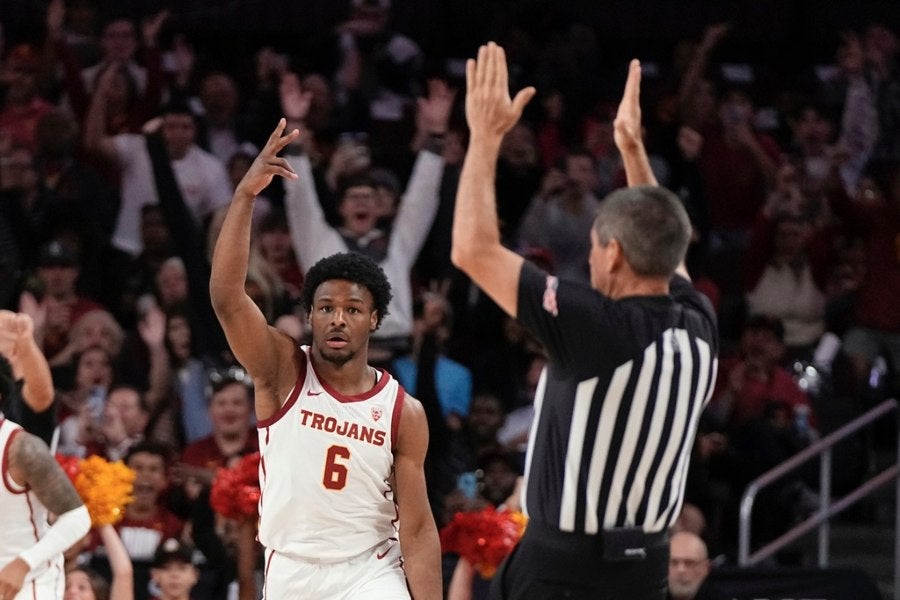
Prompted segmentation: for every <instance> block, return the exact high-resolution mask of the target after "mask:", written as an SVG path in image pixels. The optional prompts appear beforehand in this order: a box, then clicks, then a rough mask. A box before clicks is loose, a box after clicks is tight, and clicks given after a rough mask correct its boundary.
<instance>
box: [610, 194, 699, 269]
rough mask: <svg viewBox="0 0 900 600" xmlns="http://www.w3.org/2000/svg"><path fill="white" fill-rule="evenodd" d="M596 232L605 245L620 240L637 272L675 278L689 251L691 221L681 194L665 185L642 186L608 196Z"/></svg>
mask: <svg viewBox="0 0 900 600" xmlns="http://www.w3.org/2000/svg"><path fill="white" fill-rule="evenodd" d="M594 231H595V232H596V234H597V241H598V242H600V244H601V245H605V244H608V243H609V241H610V240H613V239H615V240H618V242H619V245H620V246H621V247H622V253H623V254H624V255H625V260H627V261H628V264H629V265H630V266H631V268H632V270H633V271H634V272H635V273H636V274H638V275H643V276H647V277H671V276H672V274H673V273H674V272H675V269H676V268H678V265H679V264H680V263H681V261H682V260H684V256H685V254H686V253H687V248H688V244H689V243H690V239H691V221H690V219H689V218H688V214H687V211H686V210H685V209H684V205H683V204H682V203H681V200H679V198H678V196H676V195H675V194H673V193H672V192H670V191H669V190H667V189H665V188H662V187H658V186H651V185H641V186H635V187H629V188H622V189H619V190H616V191H614V192H612V193H610V194H609V195H608V196H606V198H604V199H603V202H602V203H601V204H600V210H598V211H597V217H596V218H595V219H594Z"/></svg>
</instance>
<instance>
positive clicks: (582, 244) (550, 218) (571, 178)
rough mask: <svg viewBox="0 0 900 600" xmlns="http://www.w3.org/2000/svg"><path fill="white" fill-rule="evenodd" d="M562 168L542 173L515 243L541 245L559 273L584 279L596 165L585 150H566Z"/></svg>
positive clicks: (594, 205) (595, 201)
mask: <svg viewBox="0 0 900 600" xmlns="http://www.w3.org/2000/svg"><path fill="white" fill-rule="evenodd" d="M563 164H564V167H563V168H562V169H551V170H550V171H548V172H547V175H545V176H544V181H543V183H542V184H541V189H540V191H539V192H538V195H537V196H536V197H535V198H534V199H532V200H531V203H530V204H529V205H528V210H527V211H526V213H525V216H524V217H523V218H522V222H521V223H520V224H519V232H518V238H519V244H521V245H523V246H526V247H527V246H531V247H537V248H544V249H546V250H547V251H549V253H550V255H551V256H552V258H553V267H554V272H555V273H556V274H557V275H558V276H560V277H566V278H568V279H575V280H578V281H583V282H587V281H588V279H589V276H588V268H587V257H588V254H590V249H591V244H590V235H588V234H589V232H590V229H591V225H592V224H593V222H594V216H595V213H596V212H597V209H598V208H599V206H600V201H599V200H598V199H597V197H596V196H595V195H594V189H595V188H596V187H597V167H596V164H595V162H594V157H593V156H592V155H591V154H589V153H588V152H587V151H569V152H567V153H566V155H565V158H564V160H563Z"/></svg>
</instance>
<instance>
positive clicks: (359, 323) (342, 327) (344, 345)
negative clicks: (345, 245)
mask: <svg viewBox="0 0 900 600" xmlns="http://www.w3.org/2000/svg"><path fill="white" fill-rule="evenodd" d="M373 304H374V299H373V298H372V293H371V292H370V291H369V290H368V289H366V288H365V287H364V286H362V285H360V284H358V283H354V282H352V281H347V280H345V279H332V280H329V281H325V282H323V283H322V284H320V285H319V287H318V288H317V289H316V293H315V295H314V296H313V305H312V308H311V309H310V312H309V324H310V327H311V328H312V339H313V351H314V352H315V353H316V355H317V357H318V358H321V359H323V360H326V361H329V362H333V363H335V364H338V365H342V364H344V363H347V362H349V361H350V360H351V359H352V358H354V357H355V356H356V355H357V354H358V353H359V352H360V351H361V350H363V349H364V348H365V347H366V344H368V342H369V335H370V334H371V333H372V332H373V331H374V330H375V325H376V324H377V322H378V315H377V313H376V312H375V309H374V307H373Z"/></svg>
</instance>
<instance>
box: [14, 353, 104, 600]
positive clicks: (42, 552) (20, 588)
mask: <svg viewBox="0 0 900 600" xmlns="http://www.w3.org/2000/svg"><path fill="white" fill-rule="evenodd" d="M3 362H4V363H5V364H4V365H3V367H2V368H0V407H2V405H3V402H4V401H5V400H6V398H7V397H8V396H9V392H10V390H11V387H10V386H14V385H15V383H14V381H13V379H12V372H11V370H10V369H9V363H6V361H5V360H4V361H3ZM0 464H2V473H0V477H2V480H3V482H2V483H0V600H25V598H28V599H29V600H58V599H59V598H62V597H63V592H64V588H65V573H64V572H63V551H64V550H67V549H68V548H69V547H70V546H72V545H73V544H75V542H77V541H78V540H80V539H81V538H82V537H84V535H85V534H86V533H87V532H88V530H89V529H90V527H91V518H90V516H89V515H88V511H87V508H85V506H84V503H82V501H81V498H79V497H78V493H77V492H76V491H75V488H74V487H73V486H72V484H71V482H69V478H68V477H67V476H66V474H65V473H64V472H63V470H62V468H61V467H60V466H59V464H58V463H57V462H56V459H54V458H53V455H52V454H50V450H49V449H48V448H47V445H46V444H45V443H44V442H43V441H41V439H40V438H38V437H36V436H34V435H32V434H30V433H27V432H26V431H25V430H23V429H22V428H21V427H20V426H19V425H17V424H16V423H13V422H12V421H10V420H9V419H7V418H6V417H5V416H4V415H3V413H2V412H0ZM48 513H53V514H54V515H58V516H57V517H56V520H55V521H54V522H53V525H52V526H51V525H49V524H48V523H47V517H48Z"/></svg>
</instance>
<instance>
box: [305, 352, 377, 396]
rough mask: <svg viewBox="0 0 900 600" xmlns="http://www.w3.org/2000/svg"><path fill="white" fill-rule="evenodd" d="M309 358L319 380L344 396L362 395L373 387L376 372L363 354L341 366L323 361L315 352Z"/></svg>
mask: <svg viewBox="0 0 900 600" xmlns="http://www.w3.org/2000/svg"><path fill="white" fill-rule="evenodd" d="M311 358H312V361H313V366H314V367H315V369H316V375H318V377H319V379H322V380H323V381H325V383H327V384H328V385H329V386H330V387H331V388H333V389H335V390H337V391H338V392H340V393H341V394H343V395H345V396H356V395H359V394H364V393H366V392H368V391H369V390H371V389H372V388H373V387H374V386H375V373H376V371H375V369H374V368H372V367H370V366H369V364H368V362H367V360H366V359H367V355H366V354H365V353H360V355H359V356H355V357H353V358H352V359H350V360H349V361H347V362H345V363H343V364H339V363H335V362H333V361H329V360H325V359H324V358H322V357H321V356H317V354H316V353H315V352H313V353H311Z"/></svg>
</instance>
